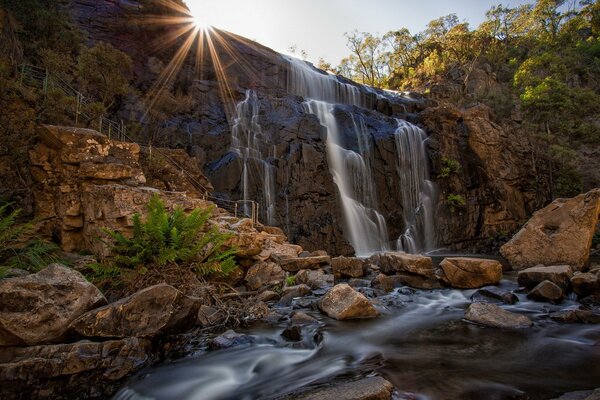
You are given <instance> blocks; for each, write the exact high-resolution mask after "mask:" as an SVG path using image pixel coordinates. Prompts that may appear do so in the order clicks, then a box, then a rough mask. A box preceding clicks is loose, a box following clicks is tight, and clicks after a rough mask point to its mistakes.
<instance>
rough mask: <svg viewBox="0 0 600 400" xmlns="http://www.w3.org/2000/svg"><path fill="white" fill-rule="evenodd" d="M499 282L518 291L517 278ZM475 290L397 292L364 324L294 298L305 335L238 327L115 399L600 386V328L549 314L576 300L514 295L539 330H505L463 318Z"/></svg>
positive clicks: (483, 393) (422, 394)
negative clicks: (351, 384)
mask: <svg viewBox="0 0 600 400" xmlns="http://www.w3.org/2000/svg"><path fill="white" fill-rule="evenodd" d="M500 287H501V288H503V289H506V290H514V289H516V288H517V284H516V279H515V277H514V276H508V277H507V278H506V279H504V280H503V281H502V282H501V284H500ZM475 292H476V290H454V289H444V290H434V291H421V290H413V289H409V288H406V287H404V288H400V289H396V290H395V291H394V292H393V293H392V294H390V295H386V296H382V297H378V298H376V299H375V303H376V304H377V307H378V308H379V310H380V311H381V312H382V315H381V316H380V317H378V318H375V319H372V320H361V321H336V320H333V319H330V318H327V317H325V316H323V315H322V314H320V313H319V312H318V311H316V310H314V308H311V307H310V303H311V301H312V302H313V303H314V301H316V300H317V299H318V298H317V297H312V298H311V297H308V298H303V299H297V300H296V301H295V303H294V306H293V307H294V308H296V309H300V308H303V307H304V309H303V311H305V312H307V313H308V314H309V315H311V316H313V317H315V318H317V319H318V320H319V325H318V326H317V325H312V326H305V327H303V328H302V336H303V339H302V340H301V341H296V342H294V341H290V340H287V339H285V338H283V337H282V336H281V333H282V331H283V330H284V329H285V328H286V327H287V326H288V323H287V322H282V323H279V324H274V325H267V324H264V325H262V324H261V325H255V326H253V327H252V328H250V329H246V330H239V331H238V333H244V334H247V335H251V336H252V338H253V339H254V343H253V344H251V345H246V346H245V347H236V348H232V349H225V350H217V351H208V350H206V349H204V348H199V349H196V351H194V352H192V354H191V355H190V356H189V357H188V358H185V359H183V360H179V361H175V362H171V363H165V364H162V365H160V366H157V367H154V368H151V369H146V370H144V371H142V372H141V373H139V374H138V375H137V376H135V377H134V378H132V379H131V380H130V381H129V382H128V383H127V385H126V386H125V387H123V388H122V389H121V390H120V391H119V392H118V393H117V394H116V395H115V397H114V400H142V399H143V400H150V399H156V400H167V399H170V400H173V399H177V400H211V399H244V400H246V399H248V400H249V399H277V398H280V397H285V396H286V395H288V394H291V393H295V392H298V391H299V390H300V389H301V388H306V387H313V386H318V385H323V384H326V383H330V382H332V381H334V380H336V379H345V380H348V379H352V378H354V377H361V376H367V375H369V374H372V373H373V372H376V373H377V374H379V375H382V376H383V377H385V378H386V379H387V380H389V381H390V382H391V383H393V384H394V386H395V387H396V389H397V391H396V393H395V394H394V396H395V397H394V398H396V399H431V400H446V399H481V400H486V399H513V398H515V399H517V398H518V399H520V398H531V399H535V400H537V399H540V400H541V399H553V398H556V397H559V396H560V395H561V394H562V393H564V392H569V391H576V390H590V389H594V388H596V387H599V386H600V325H582V324H564V323H559V322H555V321H553V320H551V319H550V318H549V317H548V313H549V312H552V311H558V310H565V309H573V308H577V307H578V306H579V303H577V302H576V301H574V299H573V298H570V299H566V300H565V301H564V302H563V303H562V304H560V305H558V306H557V305H552V304H548V303H539V302H533V301H530V300H528V299H527V298H526V296H525V295H524V294H518V297H519V300H520V301H519V302H517V303H516V304H514V305H502V307H503V308H505V309H507V310H509V311H513V312H518V313H521V314H524V315H527V316H529V317H530V318H531V319H532V320H533V321H534V327H533V328H530V329H525V330H501V329H493V328H485V327H480V326H477V325H473V324H470V323H467V322H465V321H463V320H462V317H463V313H464V309H465V308H466V307H467V306H468V305H469V304H470V303H471V301H472V300H471V296H472V295H473V294H474V293H475ZM489 301H491V300H489ZM280 311H281V310H280ZM284 311H288V312H289V311H291V309H289V308H288V309H287V310H284ZM522 394H525V395H526V396H528V397H521V395H522Z"/></svg>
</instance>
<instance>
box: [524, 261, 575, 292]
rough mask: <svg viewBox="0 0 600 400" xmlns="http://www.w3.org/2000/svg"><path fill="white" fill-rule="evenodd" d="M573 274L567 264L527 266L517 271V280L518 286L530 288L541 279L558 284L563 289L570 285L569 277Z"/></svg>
mask: <svg viewBox="0 0 600 400" xmlns="http://www.w3.org/2000/svg"><path fill="white" fill-rule="evenodd" d="M572 276H573V269H572V268H571V267H569V266H568V265H556V266H550V267H545V266H543V265H538V266H537V267H532V268H527V269H524V270H522V271H519V275H518V278H517V280H518V282H519V285H520V286H524V287H526V288H528V289H531V288H533V287H535V286H537V285H538V284H539V283H541V282H543V281H550V282H553V283H554V284H556V285H558V286H560V287H561V288H562V289H563V290H568V289H569V288H570V287H571V282H570V279H571V277H572Z"/></svg>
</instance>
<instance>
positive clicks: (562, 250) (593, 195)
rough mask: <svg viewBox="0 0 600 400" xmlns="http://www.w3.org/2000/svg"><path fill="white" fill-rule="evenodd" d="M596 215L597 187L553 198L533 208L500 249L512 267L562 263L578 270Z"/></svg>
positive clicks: (587, 253) (587, 251) (583, 261)
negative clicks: (528, 216)
mask: <svg viewBox="0 0 600 400" xmlns="http://www.w3.org/2000/svg"><path fill="white" fill-rule="evenodd" d="M599 215H600V189H595V190H592V191H590V192H588V193H586V194H581V195H579V196H577V197H574V198H571V199H558V200H555V201H553V202H552V203H551V204H550V205H548V206H547V207H545V208H543V209H541V210H539V211H537V212H536V213H535V214H534V215H533V217H531V219H530V220H529V221H528V222H527V224H526V225H525V226H524V227H523V229H521V230H520V231H519V233H517V234H516V235H515V236H514V237H513V238H512V239H511V240H510V241H509V242H508V243H506V244H505V245H504V246H502V248H501V249H500V252H501V253H502V255H503V256H504V257H505V258H506V259H507V260H508V261H509V262H510V264H511V265H512V267H513V268H514V269H524V268H529V267H533V266H536V265H539V264H542V265H561V264H566V265H570V266H571V267H573V268H574V269H577V270H581V269H582V268H584V267H585V266H586V265H587V263H588V260H589V256H590V247H591V245H592V238H593V236H594V233H595V231H596V226H597V224H598V216H599Z"/></svg>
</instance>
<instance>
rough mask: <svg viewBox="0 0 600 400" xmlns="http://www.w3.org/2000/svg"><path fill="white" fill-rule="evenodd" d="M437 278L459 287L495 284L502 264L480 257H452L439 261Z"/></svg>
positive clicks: (500, 275)
mask: <svg viewBox="0 0 600 400" xmlns="http://www.w3.org/2000/svg"><path fill="white" fill-rule="evenodd" d="M440 269H441V271H439V272H440V274H439V278H440V279H442V280H443V281H444V282H446V283H448V284H449V285H450V286H452V287H455V288H459V289H476V288H480V287H482V286H486V285H495V284H496V283H498V282H500V279H502V264H500V262H498V261H496V260H486V259H482V258H467V257H452V258H445V259H444V260H443V261H442V262H441V263H440Z"/></svg>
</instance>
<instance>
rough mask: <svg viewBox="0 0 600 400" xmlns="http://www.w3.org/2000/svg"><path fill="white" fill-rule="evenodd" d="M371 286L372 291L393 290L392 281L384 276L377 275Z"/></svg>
mask: <svg viewBox="0 0 600 400" xmlns="http://www.w3.org/2000/svg"><path fill="white" fill-rule="evenodd" d="M371 286H372V287H373V288H374V289H379V290H383V291H384V292H391V291H392V290H394V280H393V279H392V278H390V277H389V276H387V275H386V274H379V275H377V276H376V277H375V278H373V280H372V281H371Z"/></svg>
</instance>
